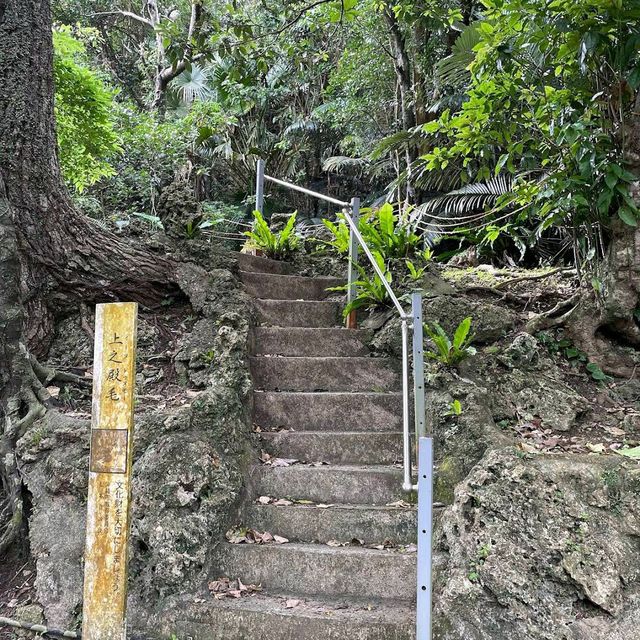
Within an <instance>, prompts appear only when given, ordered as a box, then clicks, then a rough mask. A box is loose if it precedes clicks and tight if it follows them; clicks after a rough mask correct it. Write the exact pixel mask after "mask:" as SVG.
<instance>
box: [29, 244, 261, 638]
mask: <svg viewBox="0 0 640 640" xmlns="http://www.w3.org/2000/svg"><path fill="white" fill-rule="evenodd" d="M210 262H211V263H212V264H213V265H214V268H212V269H210V270H209V271H205V270H204V269H202V268H200V267H198V266H197V265H196V264H195V263H188V264H183V265H182V266H181V268H180V269H179V273H178V281H179V283H180V286H181V288H182V290H183V291H184V292H185V293H186V294H187V295H188V297H189V299H190V301H191V305H192V308H193V311H194V313H195V314H197V315H198V316H199V317H200V318H201V320H200V321H199V322H196V323H195V324H194V326H193V329H192V331H191V333H189V332H187V334H186V335H185V337H184V339H183V341H182V344H181V345H179V348H178V359H177V363H176V365H177V366H176V369H177V373H178V374H179V375H182V378H183V382H184V383H188V384H189V385H190V386H192V387H197V388H200V389H201V391H199V392H193V391H192V392H191V395H190V396H187V398H188V399H189V400H188V402H186V403H185V404H184V405H183V406H182V407H178V408H173V409H167V410H164V411H160V410H154V409H153V407H151V406H149V405H143V406H141V407H140V412H139V413H137V414H136V431H135V434H136V435H135V443H134V467H133V474H134V484H133V504H132V534H131V550H132V561H131V564H130V598H129V602H130V616H131V620H132V621H134V620H136V618H137V617H141V616H143V615H144V613H145V612H146V611H148V610H149V609H150V608H153V607H154V606H155V605H156V604H157V603H158V601H159V599H161V598H163V597H164V596H167V595H169V594H171V593H177V592H185V591H186V590H189V589H194V588H196V587H197V586H199V585H200V584H201V583H202V580H203V579H204V578H203V575H204V574H205V573H206V570H207V567H206V562H207V560H208V559H209V557H210V555H211V553H212V551H213V549H214V547H215V543H216V541H218V540H220V539H222V538H223V534H224V531H226V529H227V527H228V526H229V524H230V522H231V521H232V520H233V518H234V517H235V513H236V510H237V505H238V499H239V496H240V492H241V488H242V484H243V469H244V468H245V467H246V463H247V460H248V457H249V456H248V451H249V448H250V438H251V432H250V412H249V409H250V405H251V403H250V398H251V391H252V385H251V380H250V376H249V371H248V364H247V349H248V340H249V327H250V323H251V317H252V315H251V311H250V310H251V305H250V303H249V301H248V299H247V296H246V294H245V293H244V292H243V291H242V287H241V284H240V282H239V280H238V279H237V277H236V276H235V275H234V272H235V270H236V269H237V266H234V263H233V261H232V260H230V259H229V257H228V256H226V255H221V256H214V255H213V254H212V257H211V261H210ZM218 265H219V266H218ZM223 265H224V267H226V268H223ZM141 337H142V340H143V343H144V341H145V340H146V339H147V337H146V333H145V332H144V331H143V333H142V336H141ZM149 339H150V340H151V341H153V336H152V335H150V337H149ZM145 410H146V412H145ZM88 435H89V421H88V420H86V419H84V420H81V419H78V418H73V417H71V416H69V415H63V414H59V413H57V412H54V411H51V412H49V413H48V414H47V415H46V416H45V418H44V419H43V420H41V421H39V422H38V423H37V424H36V425H34V427H33V428H32V429H30V430H29V431H28V432H27V433H26V434H25V435H24V437H23V438H22V439H21V441H20V442H19V448H18V453H19V456H20V460H21V464H22V467H23V470H24V475H25V479H26V484H27V487H28V490H29V491H30V493H31V497H32V504H33V513H32V514H31V517H30V523H29V524H30V540H31V550H32V553H33V554H34V556H35V557H36V559H37V581H36V587H37V592H38V599H39V602H40V604H41V605H42V606H43V607H44V609H45V613H46V618H47V621H48V623H49V624H51V625H53V626H56V627H58V628H71V627H73V626H75V625H76V624H78V622H79V619H80V611H81V597H82V583H83V577H82V555H83V551H84V528H85V525H84V522H85V511H86V491H87V464H88Z"/></svg>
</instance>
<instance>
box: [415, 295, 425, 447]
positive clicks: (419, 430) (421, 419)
mask: <svg viewBox="0 0 640 640" xmlns="http://www.w3.org/2000/svg"><path fill="white" fill-rule="evenodd" d="M411 316H412V318H413V402H414V417H415V423H416V447H417V446H418V439H419V438H421V437H422V436H426V435H427V429H426V425H425V415H424V337H423V329H422V294H421V293H420V292H414V293H412V294H411Z"/></svg>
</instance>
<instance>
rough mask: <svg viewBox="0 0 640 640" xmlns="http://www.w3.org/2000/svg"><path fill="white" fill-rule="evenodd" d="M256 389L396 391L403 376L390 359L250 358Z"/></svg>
mask: <svg viewBox="0 0 640 640" xmlns="http://www.w3.org/2000/svg"><path fill="white" fill-rule="evenodd" d="M249 361H250V365H251V376H252V378H253V383H254V386H255V388H256V389H264V390H266V391H397V390H399V389H401V387H402V381H401V377H400V375H399V374H398V373H397V372H396V371H395V370H394V369H393V368H392V366H393V365H395V364H396V362H395V360H392V359H390V358H371V357H364V358H359V357H356V358H335V357H330V358H291V357H278V356H274V357H268V356H256V357H252V358H250V359H249Z"/></svg>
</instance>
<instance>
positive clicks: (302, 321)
mask: <svg viewBox="0 0 640 640" xmlns="http://www.w3.org/2000/svg"><path fill="white" fill-rule="evenodd" d="M255 305H256V311H257V320H258V322H259V323H260V324H262V325H272V326H276V327H336V326H338V325H340V324H341V313H342V307H343V306H344V305H343V304H342V303H340V302H332V301H318V300H256V301H255Z"/></svg>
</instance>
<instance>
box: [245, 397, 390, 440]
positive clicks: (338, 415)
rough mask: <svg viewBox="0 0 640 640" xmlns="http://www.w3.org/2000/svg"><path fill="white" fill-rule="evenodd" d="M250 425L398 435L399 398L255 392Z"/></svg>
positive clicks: (269, 427)
mask: <svg viewBox="0 0 640 640" xmlns="http://www.w3.org/2000/svg"><path fill="white" fill-rule="evenodd" d="M253 407H254V422H255V423H256V424H258V425H259V426H261V427H262V428H264V429H275V428H278V427H284V428H286V429H298V430H300V431H312V430H313V431H344V430H349V431H398V430H400V429H402V394H401V393H397V392H391V393H345V392H343V393H339V392H338V393H309V392H288V393H285V392H273V391H256V392H255V393H254V394H253Z"/></svg>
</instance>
